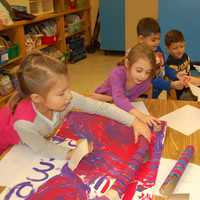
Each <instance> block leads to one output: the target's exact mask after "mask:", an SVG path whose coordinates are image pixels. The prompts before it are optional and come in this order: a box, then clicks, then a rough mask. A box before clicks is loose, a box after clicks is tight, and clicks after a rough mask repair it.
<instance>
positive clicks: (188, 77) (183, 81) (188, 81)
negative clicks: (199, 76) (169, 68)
mask: <svg viewBox="0 0 200 200" xmlns="http://www.w3.org/2000/svg"><path fill="white" fill-rule="evenodd" d="M190 81H191V76H184V77H183V78H182V81H181V82H182V83H183V85H184V86H185V87H189V83H190Z"/></svg>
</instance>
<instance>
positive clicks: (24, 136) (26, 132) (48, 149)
mask: <svg viewBox="0 0 200 200" xmlns="http://www.w3.org/2000/svg"><path fill="white" fill-rule="evenodd" d="M14 128H15V129H16V131H17V133H18V134H19V137H20V139H21V142H22V143H24V144H26V145H27V146H29V147H30V148H31V149H32V150H33V151H34V152H35V153H38V154H40V155H42V156H45V157H49V158H55V159H61V160H66V156H67V153H68V151H69V148H67V147H66V148H64V147H62V146H59V145H57V144H54V143H52V142H51V141H49V140H47V139H45V138H44V137H43V136H42V135H40V134H39V133H38V131H37V130H36V129H35V127H34V124H33V123H31V122H29V121H25V120H19V121H16V122H15V124H14Z"/></svg>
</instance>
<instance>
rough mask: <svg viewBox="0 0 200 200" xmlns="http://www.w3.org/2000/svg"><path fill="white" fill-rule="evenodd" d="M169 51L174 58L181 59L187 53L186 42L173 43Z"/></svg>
mask: <svg viewBox="0 0 200 200" xmlns="http://www.w3.org/2000/svg"><path fill="white" fill-rule="evenodd" d="M167 50H168V52H169V54H170V55H171V56H172V57H174V58H176V59H180V58H182V56H183V54H184V53H185V42H173V43H171V44H170V46H169V47H167Z"/></svg>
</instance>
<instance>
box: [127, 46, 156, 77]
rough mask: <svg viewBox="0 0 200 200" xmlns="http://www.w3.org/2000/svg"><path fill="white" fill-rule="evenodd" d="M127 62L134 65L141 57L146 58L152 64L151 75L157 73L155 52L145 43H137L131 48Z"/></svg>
mask: <svg viewBox="0 0 200 200" xmlns="http://www.w3.org/2000/svg"><path fill="white" fill-rule="evenodd" d="M126 59H127V64H128V67H130V66H132V65H133V64H134V63H135V62H137V61H138V60H139V59H146V60H148V61H149V63H150V65H151V68H152V70H151V76H153V75H154V74H155V67H156V58H155V53H154V51H153V50H151V49H150V48H149V47H148V46H147V45H145V44H136V45H135V46H134V47H132V48H131V49H130V51H129V52H128V54H127V56H126Z"/></svg>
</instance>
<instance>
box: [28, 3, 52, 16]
mask: <svg viewBox="0 0 200 200" xmlns="http://www.w3.org/2000/svg"><path fill="white" fill-rule="evenodd" d="M29 9H30V13H32V14H33V15H41V14H45V13H51V12H54V1H53V0H29Z"/></svg>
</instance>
